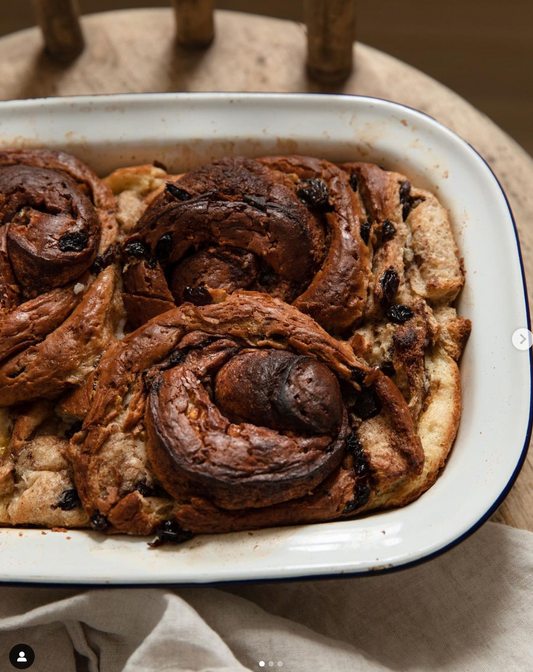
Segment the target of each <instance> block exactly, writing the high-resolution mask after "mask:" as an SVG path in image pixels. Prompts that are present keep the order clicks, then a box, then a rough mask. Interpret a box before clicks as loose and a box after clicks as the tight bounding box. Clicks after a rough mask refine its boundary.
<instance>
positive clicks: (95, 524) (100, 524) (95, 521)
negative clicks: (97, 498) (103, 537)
mask: <svg viewBox="0 0 533 672" xmlns="http://www.w3.org/2000/svg"><path fill="white" fill-rule="evenodd" d="M90 523H91V527H92V528H93V529H94V530H97V531H98V532H103V531H104V530H106V529H107V528H108V527H109V521H108V520H107V518H106V517H105V516H103V515H102V514H101V513H100V512H99V511H96V513H93V515H92V516H91V519H90Z"/></svg>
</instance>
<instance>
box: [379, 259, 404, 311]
mask: <svg viewBox="0 0 533 672" xmlns="http://www.w3.org/2000/svg"><path fill="white" fill-rule="evenodd" d="M380 283H381V288H382V290H383V299H384V301H385V302H386V303H392V301H393V300H394V297H395V296H396V292H397V291H398V287H399V286H400V278H399V276H398V273H397V272H396V271H395V270H394V268H392V266H391V267H390V268H388V269H387V270H386V271H385V273H383V275H382V276H381V280H380Z"/></svg>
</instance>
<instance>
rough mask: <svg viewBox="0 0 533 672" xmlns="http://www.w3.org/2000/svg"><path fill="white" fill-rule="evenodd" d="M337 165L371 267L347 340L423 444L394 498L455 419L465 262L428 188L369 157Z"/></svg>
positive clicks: (427, 471)
mask: <svg viewBox="0 0 533 672" xmlns="http://www.w3.org/2000/svg"><path fill="white" fill-rule="evenodd" d="M342 168H343V169H344V170H346V172H348V173H349V175H350V179H351V184H352V187H353V188H354V189H355V190H356V192H357V194H358V196H359V199H360V202H361V205H362V211H363V216H364V220H363V223H362V233H363V237H364V239H365V241H366V242H367V244H368V248H369V253H370V257H371V266H372V271H371V281H370V283H369V293H368V297H367V305H366V309H365V320H364V323H363V324H361V325H360V326H359V327H358V328H357V329H356V330H355V332H354V335H353V336H352V338H351V340H350V342H351V345H352V347H353V348H354V351H355V352H356V354H358V355H359V356H361V357H364V358H365V360H366V361H368V362H369V363H370V364H372V365H373V366H377V367H379V368H380V369H381V370H383V371H384V372H386V373H387V375H389V376H390V377H391V379H392V380H393V381H394V382H395V383H396V385H397V386H398V387H399V389H400V390H401V391H402V394H403V395H404V398H405V399H406V401H407V402H408V405H409V408H410V410H411V414H412V417H413V420H414V422H415V426H416V428H417V432H418V435H419V436H420V438H421V440H422V445H423V447H424V454H425V465H424V470H423V472H422V474H421V475H420V477H419V479H418V480H414V481H412V482H411V483H409V484H400V485H399V487H398V491H397V493H396V494H395V495H394V496H389V497H388V498H387V500H386V501H385V500H384V501H383V502H382V506H383V507H390V506H397V505H398V503H399V502H404V503H405V501H406V499H409V498H410V499H415V498H416V497H417V496H419V495H420V494H421V493H422V492H424V491H425V490H427V488H428V487H430V486H431V485H432V484H433V483H434V481H435V480H436V478H437V476H438V474H439V472H440V470H441V468H442V467H443V466H444V464H445V462H446V458H447V457H448V454H449V451H450V449H451V447H452V445H453V441H454V439H455V435H456V433H457V429H458V426H459V420H460V416H461V379H460V375H459V368H458V366H457V360H458V359H459V357H460V355H461V353H462V350H463V347H464V344H465V342H466V340H467V338H468V335H469V334H470V329H471V324H470V321H469V320H467V319H464V318H461V317H458V316H457V312H456V310H455V308H453V307H452V305H451V303H452V302H453V300H454V299H455V298H456V297H457V295H458V293H459V291H460V289H461V287H462V286H463V284H464V271H463V267H462V261H461V259H460V258H459V254H458V250H457V246H456V244H455V240H454V237H453V232H452V228H451V225H450V221H449V217H448V213H447V212H446V210H445V208H444V207H443V206H442V205H441V204H440V203H439V202H438V200H437V198H436V197H435V196H434V195H433V194H432V193H430V192H428V191H425V190H423V189H418V188H416V187H413V186H412V185H411V183H410V182H409V180H408V179H407V178H406V177H405V176H404V175H401V174H399V173H395V172H389V171H385V170H382V169H381V168H379V166H376V165H373V164H367V163H350V164H344V165H343V166H342Z"/></svg>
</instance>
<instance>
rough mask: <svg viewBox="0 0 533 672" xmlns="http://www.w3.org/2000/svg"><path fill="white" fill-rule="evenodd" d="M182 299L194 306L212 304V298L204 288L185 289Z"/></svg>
mask: <svg viewBox="0 0 533 672" xmlns="http://www.w3.org/2000/svg"><path fill="white" fill-rule="evenodd" d="M182 299H183V301H185V302H189V303H192V304H193V305H195V306H208V305H209V304H210V303H213V298H212V296H211V294H210V293H209V290H208V289H206V288H205V287H185V289H184V290H183V294H182Z"/></svg>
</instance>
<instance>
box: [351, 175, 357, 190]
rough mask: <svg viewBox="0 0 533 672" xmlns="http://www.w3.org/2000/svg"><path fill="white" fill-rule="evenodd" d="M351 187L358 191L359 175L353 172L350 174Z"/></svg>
mask: <svg viewBox="0 0 533 672" xmlns="http://www.w3.org/2000/svg"><path fill="white" fill-rule="evenodd" d="M350 187H351V188H352V189H353V190H354V191H357V175H356V174H355V173H352V174H351V175H350Z"/></svg>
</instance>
